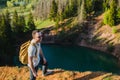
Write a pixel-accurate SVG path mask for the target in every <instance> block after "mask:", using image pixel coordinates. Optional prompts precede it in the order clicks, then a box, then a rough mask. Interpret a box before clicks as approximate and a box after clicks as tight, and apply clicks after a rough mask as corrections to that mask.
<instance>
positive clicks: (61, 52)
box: [14, 45, 120, 73]
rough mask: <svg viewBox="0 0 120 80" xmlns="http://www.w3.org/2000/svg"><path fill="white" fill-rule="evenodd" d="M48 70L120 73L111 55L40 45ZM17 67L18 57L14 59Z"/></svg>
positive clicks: (87, 50) (78, 47)
mask: <svg viewBox="0 0 120 80" xmlns="http://www.w3.org/2000/svg"><path fill="white" fill-rule="evenodd" d="M42 49H43V52H44V55H45V57H46V59H47V61H48V63H49V68H50V69H54V68H61V69H65V70H74V71H105V72H113V73H118V72H120V68H119V67H118V64H117V62H118V61H117V59H116V58H115V57H113V56H112V55H109V54H106V53H103V52H100V51H97V50H93V49H89V48H86V47H80V46H60V45H42ZM14 63H15V65H17V66H18V65H19V63H20V62H19V63H18V57H16V58H14Z"/></svg>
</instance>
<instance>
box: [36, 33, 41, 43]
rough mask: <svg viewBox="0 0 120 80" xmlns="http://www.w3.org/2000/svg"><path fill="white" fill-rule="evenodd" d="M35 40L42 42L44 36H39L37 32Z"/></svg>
mask: <svg viewBox="0 0 120 80" xmlns="http://www.w3.org/2000/svg"><path fill="white" fill-rule="evenodd" d="M34 39H35V40H36V41H37V42H41V40H42V36H41V35H40V34H39V32H37V33H36V34H35V37H34Z"/></svg>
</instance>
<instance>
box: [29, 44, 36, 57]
mask: <svg viewBox="0 0 120 80" xmlns="http://www.w3.org/2000/svg"><path fill="white" fill-rule="evenodd" d="M28 56H30V57H31V56H35V46H33V45H30V46H29V47H28Z"/></svg>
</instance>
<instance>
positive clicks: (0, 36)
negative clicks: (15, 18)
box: [0, 11, 12, 54]
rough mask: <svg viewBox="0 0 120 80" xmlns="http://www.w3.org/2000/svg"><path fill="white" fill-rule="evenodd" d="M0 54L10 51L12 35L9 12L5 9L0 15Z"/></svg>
mask: <svg viewBox="0 0 120 80" xmlns="http://www.w3.org/2000/svg"><path fill="white" fill-rule="evenodd" d="M0 24H1V25H0V49H1V50H0V54H3V53H9V54H10V53H11V52H12V51H11V50H12V45H11V44H12V37H11V33H12V32H11V26H10V21H9V12H8V11H6V13H5V14H2V15H1V17H0Z"/></svg>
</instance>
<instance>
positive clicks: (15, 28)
mask: <svg viewBox="0 0 120 80" xmlns="http://www.w3.org/2000/svg"><path fill="white" fill-rule="evenodd" d="M17 26H18V13H17V11H16V10H15V11H14V13H13V17H12V27H13V31H14V32H16V33H17V32H18V29H17Z"/></svg>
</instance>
